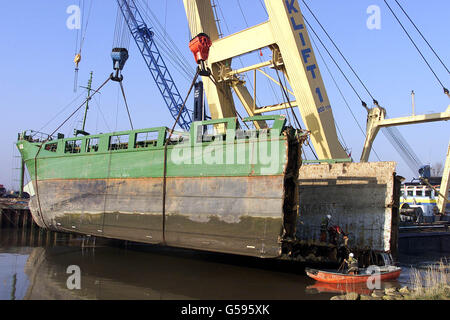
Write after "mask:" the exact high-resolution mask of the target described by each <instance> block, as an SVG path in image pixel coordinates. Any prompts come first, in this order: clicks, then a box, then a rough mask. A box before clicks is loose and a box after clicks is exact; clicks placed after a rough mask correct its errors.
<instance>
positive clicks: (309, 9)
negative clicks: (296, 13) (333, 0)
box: [302, 0, 378, 107]
mask: <svg viewBox="0 0 450 320" xmlns="http://www.w3.org/2000/svg"><path fill="white" fill-rule="evenodd" d="M302 2H303V3H304V4H305V6H306V8H307V9H308V11H309V12H310V13H311V15H312V16H313V17H314V20H316V21H317V23H318V24H319V26H320V28H321V29H322V30H323V32H325V34H326V36H327V37H328V39H330V41H331V43H332V44H333V46H334V47H335V48H336V50H337V51H338V52H339V54H340V55H341V57H342V59H344V61H345V63H346V64H347V66H348V67H349V68H350V70H351V71H352V72H353V74H354V75H355V77H356V78H357V79H358V81H359V82H360V83H361V85H362V86H363V87H364V89H365V90H366V92H367V93H368V94H369V96H370V97H371V98H372V101H373V104H374V105H378V101H377V100H376V99H375V98H374V97H373V95H372V94H371V93H370V91H369V89H367V87H366V85H365V84H364V82H363V81H362V80H361V78H360V77H359V76H358V74H357V73H356V71H355V69H354V68H353V67H352V66H351V65H350V63H349V62H348V59H347V58H346V57H345V56H344V54H343V53H342V51H341V50H340V49H339V47H338V46H337V45H336V43H335V42H334V41H333V39H332V38H331V36H330V34H329V33H328V32H327V30H326V29H325V28H324V26H323V25H322V23H320V21H319V19H318V18H317V17H316V15H315V14H314V12H313V11H312V10H311V8H310V7H309V6H308V4H307V3H306V2H305V0H302ZM303 18H305V17H303ZM305 21H306V19H305ZM307 23H308V22H307ZM308 25H309V23H308ZM316 36H317V35H316ZM360 100H361V99H360ZM361 102H362V103H363V106H364V107H366V106H367V105H366V104H365V102H364V101H362V100H361Z"/></svg>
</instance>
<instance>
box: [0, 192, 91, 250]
mask: <svg viewBox="0 0 450 320" xmlns="http://www.w3.org/2000/svg"><path fill="white" fill-rule="evenodd" d="M6 230H8V231H9V232H3V231H6ZM11 232H12V234H11ZM4 235H5V236H4ZM76 238H77V235H76V234H74V233H64V232H55V231H51V230H47V229H43V228H40V227H39V226H38V225H37V224H36V223H35V221H34V220H33V217H32V215H31V212H30V210H29V208H28V200H26V199H0V243H8V244H12V245H26V246H55V245H56V244H57V243H59V244H60V243H61V242H62V243H64V244H67V245H69V244H70V243H71V242H73V241H74V240H75V239H76ZM85 238H86V239H85ZM92 238H94V237H92ZM5 241H6V242H5ZM80 241H82V245H83V246H91V243H94V244H95V239H90V237H82V239H80ZM78 242H79V241H78Z"/></svg>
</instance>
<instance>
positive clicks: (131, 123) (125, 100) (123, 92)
mask: <svg viewBox="0 0 450 320" xmlns="http://www.w3.org/2000/svg"><path fill="white" fill-rule="evenodd" d="M119 84H120V90H121V91H122V97H123V101H124V102H125V108H126V109H127V113H128V120H129V121H130V126H131V130H134V127H133V122H132V121H131V115H130V109H129V108H128V102H127V97H126V96H125V90H124V89H123V84H122V81H119Z"/></svg>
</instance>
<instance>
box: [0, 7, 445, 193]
mask: <svg viewBox="0 0 450 320" xmlns="http://www.w3.org/2000/svg"><path fill="white" fill-rule="evenodd" d="M91 1H92V11H91V14H90V17H89V20H88V19H87V13H86V14H85V15H84V16H83V25H85V24H86V23H87V21H89V22H88V27H87V29H86V33H85V34H86V36H85V41H84V45H83V51H82V61H81V63H80V71H79V76H78V85H79V86H85V85H86V84H87V80H88V78H89V73H90V71H93V72H94V81H93V87H98V86H99V85H100V84H101V83H102V82H103V81H104V80H106V78H107V77H108V76H109V74H110V73H111V72H112V62H111V58H110V52H111V49H112V47H113V40H114V30H115V24H116V15H117V6H116V1H114V0H85V1H84V2H85V11H86V12H87V11H88V9H89V5H90V3H91ZM140 1H144V2H147V3H148V4H149V5H150V7H151V10H152V12H153V13H154V14H155V15H156V16H157V17H158V20H159V22H160V23H161V25H162V26H164V27H165V32H167V34H168V36H169V37H170V38H171V39H172V40H173V42H174V43H175V44H176V46H177V47H178V49H179V50H180V52H181V54H182V56H183V59H184V60H185V61H187V62H188V63H190V64H191V67H192V71H194V70H195V67H196V66H195V62H194V59H193V56H192V54H191V53H190V51H189V48H188V43H189V40H190V37H191V35H190V34H189V29H188V25H187V19H186V14H185V11H184V6H183V2H182V1H181V0H167V1H163V0H158V1H155V0H140ZM271 1H275V0H271ZM79 2H80V0H34V1H31V0H16V1H5V2H4V3H3V4H2V9H3V10H2V11H3V16H2V19H0V30H1V31H0V34H1V39H2V41H3V45H2V48H3V49H2V50H0V57H1V60H0V66H1V71H2V76H1V77H0V94H1V97H2V99H1V102H0V108H1V110H2V115H1V116H0V130H1V133H2V134H1V135H0V145H1V146H2V148H1V149H0V150H1V151H0V168H1V170H0V184H4V185H6V186H7V187H17V185H18V181H17V179H18V176H19V171H18V170H17V169H15V168H17V167H18V158H17V155H18V153H17V151H16V150H15V146H14V143H15V141H16V140H17V134H18V133H19V132H21V131H24V130H28V129H33V130H37V131H43V132H46V133H51V132H53V131H54V130H55V129H56V128H57V127H58V126H59V125H60V124H61V123H62V122H63V121H64V120H65V119H66V118H67V117H68V115H70V114H71V113H72V112H73V111H74V110H75V109H76V108H77V107H78V105H79V104H80V103H82V99H83V96H84V94H85V92H84V90H83V89H82V88H79V89H78V90H77V92H76V93H74V91H73V86H74V63H73V58H74V55H75V47H76V36H77V31H76V30H71V29H69V28H68V27H67V20H68V18H69V16H70V14H68V13H67V9H68V8H69V7H70V6H71V5H79ZM215 2H216V4H217V8H218V10H217V11H218V19H219V20H220V21H219V25H220V28H221V30H222V33H223V34H224V35H228V34H231V33H234V32H238V31H240V30H242V29H244V28H246V27H247V26H252V25H255V24H257V23H261V22H263V21H265V20H266V19H267V15H266V12H265V10H264V8H263V6H262V1H261V0H215ZM306 2H307V3H308V5H309V6H310V8H311V9H312V10H313V11H314V13H315V15H316V16H317V17H318V18H319V20H320V21H321V23H322V24H323V25H324V27H325V28H326V29H327V31H328V32H329V34H330V35H331V36H332V38H333V40H334V41H335V42H336V43H337V44H338V46H339V47H340V49H341V51H342V52H343V53H344V54H345V56H346V57H347V59H348V60H349V61H350V63H351V65H352V66H353V67H354V69H355V70H356V72H357V73H358V75H359V77H360V78H361V79H362V80H363V82H364V84H365V85H366V86H367V88H369V90H370V91H371V93H372V94H373V95H374V97H375V98H376V99H377V100H378V101H379V103H380V105H381V106H383V107H384V108H386V110H387V114H388V117H391V118H393V117H400V116H407V115H410V114H411V112H412V108H411V91H412V90H414V91H415V94H416V95H415V96H416V114H423V113H432V112H443V111H445V109H446V108H447V106H448V105H449V98H448V97H447V96H446V95H444V94H443V92H442V88H441V87H440V85H439V84H438V82H437V81H436V79H435V78H434V76H433V75H432V73H431V72H430V70H429V69H428V68H427V66H426V64H425V63H424V62H423V60H421V57H420V56H419V54H418V53H417V51H415V49H414V47H413V46H412V44H411V43H410V42H409V40H408V38H407V36H406V35H405V33H403V31H402V29H401V27H400V26H399V24H398V23H397V22H396V20H395V19H394V17H393V16H392V15H391V13H390V12H389V10H388V9H387V7H386V6H385V4H384V2H383V1H382V0H343V1H334V0H314V1H313V0H306ZM399 2H400V3H401V4H402V5H403V6H404V8H405V9H406V10H407V12H408V13H409V15H410V16H411V17H412V18H413V19H414V22H415V23H416V24H417V25H418V26H419V28H420V30H421V31H422V33H423V34H424V35H425V37H426V38H427V40H428V41H429V42H430V43H431V44H432V46H433V48H434V49H435V51H436V52H437V53H438V54H439V55H440V57H441V59H442V60H443V61H444V63H446V65H448V62H449V61H450V56H449V52H450V50H449V49H450V43H449V41H448V30H449V27H450V25H449V24H450V22H449V21H450V19H449V18H450V17H449V12H450V2H449V1H446V0H430V1H426V2H425V1H419V0H409V1H406V0H399ZM389 3H391V4H392V6H393V8H394V9H396V12H398V13H399V16H400V17H401V19H402V21H403V22H404V23H405V26H406V27H407V29H408V31H411V34H412V35H413V37H414V39H415V40H416V41H417V43H418V45H419V46H420V48H421V49H422V50H423V53H424V54H425V56H426V57H427V59H429V62H430V64H431V65H432V67H433V68H434V70H435V71H436V73H437V74H438V76H439V78H440V79H441V80H442V81H443V83H444V85H446V86H447V87H450V81H449V80H450V79H449V74H448V73H447V72H446V71H445V69H444V68H443V67H442V65H440V64H439V62H438V60H437V59H436V58H435V57H434V56H433V55H432V53H431V51H430V50H429V49H428V48H427V47H426V45H425V43H424V42H423V40H422V39H421V38H420V37H419V35H418V34H417V33H416V32H414V30H413V28H412V27H411V25H410V24H409V23H408V22H407V20H406V19H405V17H404V16H402V15H401V14H400V12H399V9H398V7H396V5H395V2H394V1H393V0H389ZM300 4H301V5H300V7H301V8H302V10H303V14H304V15H305V16H306V17H307V19H308V20H309V21H310V22H312V21H313V18H312V17H311V15H310V13H309V12H308V11H307V9H306V8H305V6H304V5H303V4H302V3H301V1H300ZM373 5H375V6H378V7H379V8H380V10H381V11H380V18H381V20H380V28H379V29H369V28H368V27H367V20H368V19H369V18H370V14H368V12H367V10H368V8H369V7H370V6H373ZM313 27H314V28H315V29H316V31H319V27H318V26H317V24H315V23H313ZM319 35H320V37H321V39H322V40H323V41H324V42H326V45H327V48H329V50H330V51H331V52H332V54H333V56H334V57H336V58H337V59H338V60H339V57H338V55H337V53H336V52H335V51H333V48H332V46H331V44H330V43H329V42H328V41H326V38H325V36H324V35H323V34H322V33H320V34H319ZM310 36H311V34H310ZM319 50H321V52H322V54H323V55H324V57H325V62H326V64H327V65H328V66H329V68H330V70H331V74H332V75H333V77H334V78H335V79H336V81H337V83H338V85H339V89H340V90H341V91H342V92H343V94H344V97H345V99H346V100H347V101H348V103H349V106H350V108H351V111H352V113H353V115H354V117H355V118H356V119H357V121H358V123H359V126H361V127H362V128H363V129H364V130H365V123H366V111H365V109H363V108H362V107H361V104H360V102H359V100H358V98H357V97H356V95H355V94H354V93H353V91H352V90H351V88H350V87H349V86H348V84H347V83H346V82H345V80H344V78H343V77H342V75H341V74H340V73H339V72H338V70H337V68H336V67H335V66H334V65H333V63H332V61H331V60H330V59H329V58H328V57H327V56H326V53H325V51H324V50H323V49H322V48H320V47H319ZM258 54H259V53H254V54H252V55H249V56H248V57H244V58H242V59H235V60H234V62H233V66H235V67H241V65H243V64H244V63H245V64H247V63H250V62H251V61H253V63H257V62H260V61H259V60H258V59H266V60H268V59H270V56H269V52H268V51H266V50H265V51H263V57H262V58H260V57H258ZM316 56H317V59H318V64H319V68H320V70H321V73H322V76H323V78H324V82H325V87H326V89H327V93H328V95H329V99H330V101H331V104H332V107H333V114H334V118H335V121H336V124H337V127H338V129H339V131H340V133H342V136H343V140H344V142H345V145H346V146H348V148H349V149H350V150H351V152H352V157H353V159H354V160H355V161H358V159H359V157H360V155H361V151H362V147H363V144H364V135H363V133H362V132H361V130H360V128H359V127H358V124H357V123H356V122H355V120H354V119H353V115H352V113H351V112H350V111H349V109H348V108H347V106H346V105H345V103H344V101H343V99H342V97H341V95H340V93H339V91H338V89H337V88H336V86H335V84H334V82H333V79H332V78H331V77H330V75H329V73H328V72H327V69H326V66H325V64H324V62H323V61H322V60H321V59H320V56H319V55H318V52H317V51H316ZM166 63H167V64H168V67H169V70H170V71H171V73H172V76H173V78H174V80H175V82H176V84H177V87H178V89H179V91H180V94H181V95H182V96H183V97H184V96H185V95H186V94H187V90H188V87H189V85H190V79H189V78H188V77H187V76H186V75H183V74H182V73H180V72H178V71H177V70H176V68H175V66H174V65H173V63H172V61H171V59H170V58H167V59H166ZM339 64H340V66H341V67H342V68H343V69H344V71H345V73H346V75H348V76H349V78H350V79H351V81H352V84H354V85H355V87H356V89H357V91H358V93H359V94H360V95H361V96H362V97H363V99H364V100H365V101H367V102H370V101H371V99H370V97H369V96H367V94H366V93H365V91H364V89H363V88H362V87H361V86H360V85H359V84H358V82H357V81H356V79H355V77H353V76H352V75H351V73H350V71H349V70H348V68H346V67H345V64H344V63H343V61H342V60H339ZM123 74H124V78H125V80H124V87H125V91H126V95H127V100H128V103H129V106H130V111H131V115H132V119H133V124H134V127H135V128H151V127H158V126H167V127H171V126H172V124H173V119H172V118H171V116H170V114H169V112H168V110H167V107H166V106H165V104H164V101H163V99H162V97H161V95H160V94H159V91H158V89H157V87H156V84H155V83H154V82H153V79H152V78H151V76H150V73H149V70H148V69H147V67H146V65H145V63H144V60H143V59H142V56H141V55H140V53H139V51H138V50H137V47H136V45H135V44H134V43H133V41H132V42H131V44H130V58H129V60H128V62H127V64H126V66H125V69H124V71H123ZM192 77H193V74H192ZM246 80H247V79H246ZM249 82H250V85H252V83H251V82H252V81H250V80H249ZM257 83H258V86H257V87H258V88H262V90H261V91H262V93H259V92H258V99H259V100H261V101H264V104H272V103H279V102H281V101H280V99H282V98H281V93H280V91H279V88H275V89H273V85H270V84H269V82H268V81H267V80H264V79H260V78H258V80H257ZM77 97H78V100H76V98H77ZM73 100H76V102H75V103H70V102H71V101H73ZM77 103H78V104H77ZM189 104H192V101H191V100H189V102H188V106H189ZM239 108H240V109H239ZM238 109H239V110H240V113H241V114H244V111H243V109H242V107H240V106H239V107H238ZM296 112H297V114H298V111H296ZM81 117H82V114H81V112H79V113H77V114H76V116H74V117H73V118H71V119H70V120H69V121H68V122H67V124H66V125H65V126H64V127H63V128H62V129H61V130H60V132H62V133H64V134H65V135H66V136H70V135H72V134H73V129H74V128H75V127H77V128H79V127H80V125H81V124H80V121H81ZM50 120H53V121H50ZM49 121H50V123H49ZM128 129H129V122H128V118H127V114H126V110H125V108H124V105H123V102H122V100H121V96H120V91H119V87H118V84H117V83H109V84H108V85H107V86H106V87H105V88H104V89H103V90H102V91H101V93H100V94H99V95H98V97H97V98H96V99H95V100H94V101H93V103H91V108H90V110H89V115H88V120H87V131H89V132H91V133H97V132H109V131H118V130H128ZM399 130H400V132H401V133H402V134H403V136H404V137H405V138H406V140H407V141H408V143H409V144H410V146H411V147H412V148H413V149H414V151H415V153H416V154H417V155H418V157H419V158H420V159H421V161H422V162H423V163H424V164H431V165H433V164H435V163H442V164H443V163H444V161H445V156H446V151H447V145H448V142H449V132H450V131H449V126H448V123H446V122H436V123H429V124H420V125H413V126H403V127H400V128H399ZM374 149H375V151H376V153H377V155H378V157H379V159H380V160H381V161H396V162H398V167H397V172H398V174H400V175H402V176H404V177H406V178H407V179H408V180H409V179H411V178H412V177H413V176H417V175H415V174H414V173H413V172H412V171H411V170H410V169H409V167H407V166H406V164H405V163H404V162H403V160H402V159H401V157H400V155H399V154H398V153H397V152H396V150H395V149H394V148H393V147H392V146H391V145H390V144H389V142H388V140H387V139H386V138H385V137H384V135H383V134H382V133H381V132H380V133H379V134H378V136H377V138H376V140H375V143H374ZM379 159H378V158H377V157H376V156H375V154H374V153H372V155H371V158H370V160H371V161H377V160H379Z"/></svg>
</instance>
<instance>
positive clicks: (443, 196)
mask: <svg viewBox="0 0 450 320" xmlns="http://www.w3.org/2000/svg"><path fill="white" fill-rule="evenodd" d="M413 106H414V103H413ZM367 112H368V114H367V127H366V132H367V133H366V140H365V142H364V148H363V151H362V154H361V159H360V161H361V162H367V161H368V160H369V155H370V151H371V150H372V144H373V141H374V140H375V137H376V136H377V134H378V132H379V131H380V129H381V128H387V127H394V126H402V125H409V124H419V123H427V122H436V121H447V120H450V105H449V106H448V107H447V109H446V110H445V111H444V112H440V113H431V114H422V115H415V114H414V111H413V115H411V116H407V117H399V118H386V110H385V109H384V108H382V107H379V106H377V107H374V108H371V109H367ZM448 148H449V149H448V150H447V158H446V160H445V166H444V171H443V174H442V182H441V187H440V192H439V198H438V201H437V207H438V210H439V212H440V213H441V214H444V213H445V210H446V206H447V203H448V192H449V186H450V144H449V147H448Z"/></svg>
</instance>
